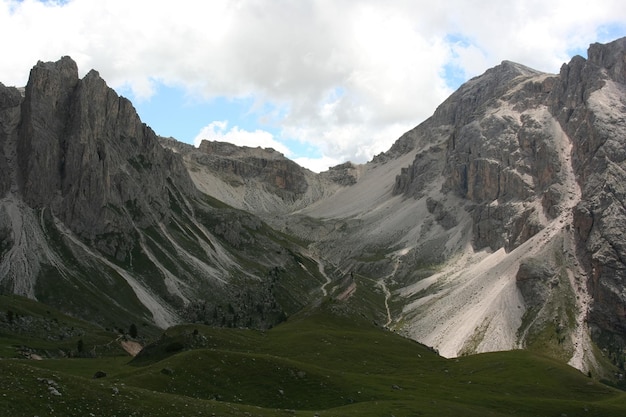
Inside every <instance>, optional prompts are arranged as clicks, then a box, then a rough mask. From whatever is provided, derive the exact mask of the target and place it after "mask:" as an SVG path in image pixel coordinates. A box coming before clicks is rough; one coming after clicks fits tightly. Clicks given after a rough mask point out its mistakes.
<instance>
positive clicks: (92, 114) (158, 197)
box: [0, 39, 626, 371]
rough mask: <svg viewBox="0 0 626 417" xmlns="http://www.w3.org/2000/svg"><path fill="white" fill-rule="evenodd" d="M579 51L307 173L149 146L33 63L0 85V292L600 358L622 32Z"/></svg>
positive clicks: (609, 315) (624, 96)
mask: <svg viewBox="0 0 626 417" xmlns="http://www.w3.org/2000/svg"><path fill="white" fill-rule="evenodd" d="M588 56H589V58H588V59H584V58H582V57H574V58H573V59H572V60H571V61H570V62H569V63H568V64H564V65H563V67H562V68H561V71H560V73H559V74H544V73H540V72H538V71H535V70H532V69H530V68H527V67H525V66H523V65H520V64H516V63H512V62H508V61H504V62H502V63H501V64H500V65H498V66H496V67H494V68H492V69H490V70H488V71H487V72H486V73H485V74H483V75H481V76H479V77H476V78H474V79H472V80H470V81H468V82H467V83H466V84H464V85H463V86H462V87H461V88H460V89H459V90H458V91H457V92H455V93H454V94H452V95H451V96H450V97H449V98H448V99H447V100H446V101H445V102H444V103H442V104H441V105H440V106H439V107H438V108H437V110H436V111H435V113H434V114H433V116H432V117H431V118H429V119H428V120H426V121H425V122H423V123H422V124H420V125H419V126H417V127H415V128H414V129H412V130H411V131H409V132H407V133H406V134H404V135H403V136H402V137H401V138H399V139H398V141H397V142H396V143H395V144H394V145H393V146H392V147H391V149H390V150H389V151H387V152H385V153H382V154H380V155H378V156H376V157H375V158H374V159H373V160H372V161H371V162H369V163H367V164H364V165H354V164H351V163H346V164H342V165H339V166H337V167H334V168H332V169H330V170H329V171H327V172H325V173H321V174H314V173H312V172H310V171H308V170H305V169H303V168H301V167H299V166H297V165H296V164H295V163H293V162H292V161H289V160H288V159H287V158H285V157H284V155H282V154H280V153H278V152H276V151H274V150H271V149H260V148H256V149H253V148H246V147H237V146H234V145H231V144H226V143H219V142H208V141H204V142H202V144H201V146H200V147H199V148H195V147H193V146H190V145H185V144H181V143H179V142H177V141H176V140H174V139H165V138H159V137H157V136H156V135H155V133H154V132H152V130H151V129H150V128H148V127H147V126H145V125H144V124H142V123H141V121H140V120H139V118H138V117H137V115H136V114H135V112H134V109H133V108H132V105H131V104H130V102H128V101H127V100H126V99H124V98H120V97H118V96H117V95H116V94H115V92H113V91H112V90H111V89H109V88H108V87H107V86H106V84H105V82H104V81H103V80H102V79H101V78H100V77H99V76H98V74H97V73H96V72H95V71H92V72H90V73H88V74H87V76H85V77H84V78H83V79H79V78H78V75H77V69H76V64H75V63H74V62H73V61H71V59H69V58H63V59H61V60H60V61H59V62H56V63H39V64H37V65H36V66H35V68H33V71H32V73H31V77H30V80H29V83H28V86H27V87H26V89H25V91H24V92H23V93H22V92H21V91H20V90H18V89H15V88H10V87H5V86H2V85H0V169H1V171H0V172H2V175H0V197H1V200H0V284H1V285H0V288H3V289H4V290H5V291H10V292H15V293H20V294H25V295H28V296H31V297H35V298H40V299H42V300H45V301H46V302H51V303H53V304H55V305H57V306H60V305H67V306H68V307H67V309H70V310H72V311H73V312H74V313H80V314H85V315H89V316H91V317H97V316H98V314H100V313H101V312H102V309H107V312H108V311H109V310H110V311H117V313H111V314H110V315H109V316H108V318H107V320H108V322H107V323H111V322H124V320H126V319H125V317H127V316H130V317H134V318H135V319H137V320H144V321H146V322H150V323H156V324H157V325H159V326H161V327H165V326H167V325H169V324H171V323H174V322H176V321H179V320H181V319H186V320H192V321H202V322H208V323H210V324H217V325H242V321H244V322H245V324H244V325H248V326H249V325H252V326H257V327H263V326H268V325H271V324H274V323H275V322H277V321H280V320H282V319H284V317H285V313H286V312H293V311H296V310H297V309H298V308H300V307H302V306H303V305H305V304H306V303H309V302H311V301H312V300H315V299H316V298H319V297H322V296H329V297H335V298H338V300H337V302H340V303H345V305H347V306H348V307H346V308H354V309H357V310H358V312H359V314H365V315H370V316H371V317H372V319H373V320H375V321H377V322H381V323H386V326H387V327H391V328H394V329H395V330H397V331H399V332H402V333H404V334H405V335H407V336H409V337H412V338H414V339H416V340H419V341H421V342H424V343H426V344H429V345H431V346H433V347H435V348H437V349H438V350H439V351H440V353H441V354H443V355H445V356H458V355H463V354H469V353H475V352H484V351H493V350H503V349H514V348H519V347H533V348H536V349H545V350H546V351H548V352H552V354H554V353H553V352H560V353H558V354H554V355H555V356H557V357H558V358H560V359H566V360H569V362H570V363H571V364H572V365H574V366H576V367H578V368H579V369H582V370H585V371H586V370H591V369H594V371H595V369H596V368H594V367H595V366H597V365H596V363H597V362H596V361H595V360H594V357H593V355H594V354H593V352H594V349H593V347H592V346H591V343H592V342H591V339H590V337H592V338H593V341H595V342H596V343H598V344H600V345H601V347H602V348H605V349H607V350H608V352H609V353H610V355H611V358H612V359H614V360H616V361H617V362H619V361H620V360H622V359H623V349H624V347H625V346H626V295H625V294H626V292H625V291H624V288H626V272H625V271H626V255H625V254H626V239H624V237H623V233H622V231H623V230H624V229H625V228H626V208H625V206H624V201H625V198H626V188H625V186H624V184H625V183H626V174H625V173H626V143H625V141H626V117H625V115H626V104H625V103H626V84H625V83H626V72H625V71H626V39H620V40H617V41H615V42H612V43H610V44H606V45H599V44H595V45H592V46H591V47H590V48H589V52H588ZM268 224H269V225H271V226H272V227H273V228H277V229H279V230H280V233H278V232H276V231H275V230H274V229H272V227H270V226H269V225H268ZM298 242H306V243H305V244H302V243H298ZM330 271H334V272H332V273H331V272H330ZM347 271H349V274H348V272H347ZM328 274H330V276H329V275H328ZM357 278H358V279H357ZM361 278H366V279H361ZM359 286H361V287H364V286H365V287H367V288H365V289H366V290H367V291H369V292H368V294H370V296H368V297H365V298H360V297H359V296H358V294H360V293H362V292H363V288H361V287H359ZM348 288H349V289H350V294H352V296H350V297H340V296H338V295H340V294H345V293H346V291H347V289H348ZM85 294H88V295H89V296H88V297H86V300H87V301H80V302H79V301H76V300H77V299H79V298H80V297H81V296H83V297H85ZM90 297H91V298H90ZM94 297H97V300H94ZM377 297H378V298H377ZM344 298H345V299H344ZM376 300H377V301H376ZM390 301H393V302H391V303H390ZM102 306H103V307H102ZM259 309H260V310H262V312H261V313H260V314H259ZM259 317H265V318H266V319H263V320H264V321H263V320H261V319H259ZM268 317H270V318H271V319H267V318H268ZM268 320H269V321H268ZM124 327H127V325H125V326H124ZM620 355H621V356H620Z"/></svg>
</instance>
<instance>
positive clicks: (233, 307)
mask: <svg viewBox="0 0 626 417" xmlns="http://www.w3.org/2000/svg"><path fill="white" fill-rule="evenodd" d="M205 147H206V145H205ZM233 149H234V147H232V146H231V148H230V150H233ZM205 151H206V152H203V151H201V153H202V154H205V155H207V156H208V152H210V149H205ZM225 152H226V153H228V152H229V149H227V147H226V145H224V146H222V147H221V148H220V150H218V151H217V152H214V153H215V154H216V155H217V156H219V155H220V153H225ZM267 155H268V157H267V158H266V159H264V160H262V159H254V160H242V161H240V163H238V164H236V163H233V164H231V165H229V166H220V165H219V163H217V164H216V167H215V168H216V169H218V168H220V167H221V168H222V169H224V170H228V169H232V170H235V171H236V172H237V173H238V174H241V175H247V176H250V177H258V176H262V177H263V179H264V180H266V182H267V184H268V187H273V188H272V190H273V191H274V192H285V193H291V194H297V193H299V192H301V191H302V189H303V187H304V189H306V183H303V182H302V181H301V178H300V177H299V176H298V173H299V172H301V171H300V170H294V169H291V168H292V167H291V165H295V164H294V163H293V162H291V161H288V160H286V159H285V158H278V157H276V156H275V155H274V153H273V152H269V151H268V152H267ZM253 162H254V163H255V164H256V165H253ZM0 168H1V173H2V175H0V291H7V292H11V293H17V294H21V295H26V296H29V297H32V298H37V299H39V300H42V301H44V302H47V303H50V304H53V305H55V306H57V307H59V308H62V309H63V310H64V311H67V312H70V313H72V314H76V315H79V316H81V317H84V318H88V319H92V320H94V321H98V322H100V323H101V324H102V325H104V326H109V327H112V326H115V325H116V323H124V325H123V326H122V327H128V324H127V323H133V324H134V322H137V323H142V322H143V323H145V324H147V325H157V326H159V327H167V326H169V325H171V324H173V323H175V322H177V321H180V320H181V318H182V317H188V316H190V315H193V316H194V317H196V316H198V312H197V310H198V309H200V307H202V310H203V311H204V310H206V309H210V311H211V312H213V311H214V310H215V314H211V315H210V316H209V315H208V314H207V317H205V316H203V319H202V321H205V322H213V321H216V322H217V323H216V324H218V325H227V324H230V325H233V324H234V322H235V321H236V320H237V319H236V318H238V319H239V320H242V321H243V320H245V321H247V322H249V323H250V324H252V325H256V326H259V327H264V326H268V325H272V324H273V323H275V322H276V321H277V320H280V319H283V318H284V315H285V311H293V309H294V308H296V306H298V305H300V302H306V300H307V299H308V298H307V295H302V294H301V292H305V293H307V292H309V291H310V290H311V287H312V286H315V285H317V284H316V279H317V278H316V277H314V278H313V279H311V280H309V281H310V282H308V283H307V284H305V285H303V286H302V285H299V286H298V288H295V289H294V292H293V293H292V291H291V290H292V288H291V287H290V286H288V285H287V286H282V285H281V284H276V282H274V283H273V284H272V288H275V287H274V286H275V285H276V286H277V287H276V288H278V290H276V289H274V290H272V291H269V290H268V288H269V284H267V285H266V281H268V280H273V281H276V280H278V279H279V278H280V277H282V276H283V275H284V274H286V273H287V272H286V271H289V270H291V269H295V270H296V271H297V272H298V273H301V272H300V271H302V269H301V267H300V263H298V262H299V261H297V260H296V257H295V255H294V254H295V253H298V251H300V250H302V248H299V247H295V246H294V247H292V246H291V245H290V244H287V243H285V244H284V246H281V244H280V243H276V239H275V240H272V237H273V233H275V232H273V231H272V230H271V229H268V228H267V226H264V225H263V223H262V222H261V221H260V220H259V219H257V218H255V217H254V216H252V215H249V214H246V213H239V212H236V211H235V210H231V209H229V208H225V207H223V205H220V204H215V202H214V201H212V200H210V199H207V197H206V196H205V195H203V194H201V193H199V191H198V189H197V188H196V187H195V184H194V182H193V181H192V179H191V177H190V175H189V172H188V171H187V169H186V167H185V165H184V163H183V158H182V157H181V155H180V153H177V152H174V151H173V150H172V149H171V148H170V147H167V146H163V145H162V140H161V139H160V138H159V137H157V135H156V134H155V133H154V132H153V131H152V129H150V128H149V127H148V126H146V125H145V124H144V123H142V122H141V120H140V119H139V117H138V116H137V113H136V112H135V109H134V108H133V106H132V104H131V103H130V101H128V100H127V99H125V98H123V97H119V96H118V95H117V94H116V93H115V91H113V90H112V89H110V88H109V87H108V86H107V85H106V83H105V81H104V80H102V78H101V77H100V76H99V74H98V73H97V72H96V71H94V70H92V71H90V72H89V73H88V74H87V75H86V76H85V77H84V78H82V79H80V78H79V77H78V69H77V66H76V63H75V62H74V61H72V60H71V59H70V58H69V57H64V58H62V59H61V60H59V61H57V62H46V63H44V62H39V63H38V64H37V65H36V66H35V67H34V68H33V69H32V71H31V74H30V78H29V81H28V84H27V86H26V88H25V90H24V94H22V93H21V92H20V91H19V90H18V89H15V88H8V87H5V86H3V85H0ZM248 244H249V245H251V246H259V247H262V248H264V249H263V250H267V251H269V254H263V255H260V254H259V251H260V250H261V249H256V248H253V249H250V248H248V247H247V245H248ZM287 248H289V251H287ZM233 252H236V259H237V260H235V255H233ZM246 259H248V261H245V260H246ZM238 262H246V269H245V272H243V271H244V269H243V267H242V266H240V265H239V263H238ZM300 262H302V261H301V260H300ZM271 268H279V269H278V270H277V272H274V274H273V275H270V274H269V273H268V271H269V270H270V269H271ZM304 275H307V276H308V277H309V278H310V275H308V274H306V273H304ZM303 279H305V278H303ZM249 281H251V282H249ZM242 292H246V293H247V294H249V295H248V297H247V298H246V303H244V302H243V301H242V299H241V298H240V297H242V295H241V294H242ZM283 293H288V294H290V296H291V297H294V298H296V299H297V298H298V297H301V298H302V301H291V302H290V303H286V304H282V305H280V304H279V303H278V302H277V301H276V298H277V297H282V295H280V294H283ZM295 294H298V297H296V296H295ZM287 298H289V296H286V297H285V299H287ZM247 303H251V304H253V305H258V306H260V307H259V308H258V309H261V310H263V317H264V318H263V319H261V318H256V317H254V318H253V317H252V315H254V314H258V311H257V310H258V309H255V308H254V307H250V306H248V305H247ZM265 303H267V305H268V306H270V307H268V308H265V307H264V305H265ZM201 304H202V305H201ZM226 304H228V305H229V308H228V309H227V308H226ZM253 311H254V312H256V313H254V314H253V313H252V312H253ZM222 312H224V313H222Z"/></svg>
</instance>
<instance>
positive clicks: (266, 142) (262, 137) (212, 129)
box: [194, 120, 291, 157]
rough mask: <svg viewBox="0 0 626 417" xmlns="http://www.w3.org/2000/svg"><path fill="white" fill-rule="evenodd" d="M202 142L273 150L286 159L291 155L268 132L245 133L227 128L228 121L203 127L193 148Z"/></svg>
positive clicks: (241, 130)
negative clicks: (227, 143)
mask: <svg viewBox="0 0 626 417" xmlns="http://www.w3.org/2000/svg"><path fill="white" fill-rule="evenodd" d="M203 140H209V141H218V142H230V143H234V144H235V145H239V146H248V147H250V148H256V147H261V148H273V149H274V150H277V151H278V152H281V153H282V154H284V155H286V156H288V157H289V156H290V155H291V151H290V150H289V148H287V147H286V146H285V145H283V144H282V143H280V142H278V141H276V140H275V139H274V135H272V134H271V133H270V132H266V131H264V130H260V129H257V130H254V131H247V130H245V129H240V128H239V127H238V126H233V127H232V128H228V120H219V121H213V122H211V123H209V124H208V125H207V126H205V127H203V128H202V129H201V130H200V133H198V135H197V136H196V137H195V139H194V144H195V146H196V147H197V146H200V142H202V141H203Z"/></svg>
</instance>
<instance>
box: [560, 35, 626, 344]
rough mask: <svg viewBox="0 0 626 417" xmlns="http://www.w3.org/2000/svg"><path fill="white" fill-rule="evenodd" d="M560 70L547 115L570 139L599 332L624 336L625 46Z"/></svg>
mask: <svg viewBox="0 0 626 417" xmlns="http://www.w3.org/2000/svg"><path fill="white" fill-rule="evenodd" d="M588 56H589V59H588V60H585V59H583V58H581V57H576V58H574V59H572V61H571V62H570V63H569V64H567V65H563V67H562V68H561V73H560V79H561V83H560V84H559V85H558V88H557V89H555V90H554V92H553V94H552V96H551V105H552V106H551V109H552V112H553V113H554V114H555V115H556V116H557V118H558V120H559V122H560V123H561V125H562V126H563V129H564V130H565V131H566V132H567V133H568V135H569V136H570V137H571V139H572V141H573V144H574V149H573V161H574V166H575V168H576V173H577V175H578V177H579V179H580V183H581V186H582V200H581V202H580V204H579V205H578V206H577V207H576V209H575V211H574V228H575V230H576V231H577V233H578V236H579V239H580V254H581V256H582V258H583V259H584V261H585V267H586V269H587V271H588V275H589V277H590V278H589V282H588V285H589V288H590V292H591V295H592V298H593V300H594V302H593V305H592V310H591V311H590V313H589V321H590V323H591V324H592V325H594V326H596V329H602V330H604V331H608V332H610V333H615V334H618V335H621V336H620V337H621V338H622V343H623V341H624V339H625V337H624V335H626V293H625V292H624V288H625V287H626V239H624V235H623V231H624V230H625V228H626V207H625V205H624V202H625V201H626V188H625V187H624V184H626V174H625V172H626V117H625V115H626V102H625V97H626V84H625V82H626V65H625V62H626V38H623V39H620V40H617V41H615V42H612V43H610V44H606V45H600V44H595V45H592V46H591V47H590V48H589V52H588Z"/></svg>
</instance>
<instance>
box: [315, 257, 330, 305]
mask: <svg viewBox="0 0 626 417" xmlns="http://www.w3.org/2000/svg"><path fill="white" fill-rule="evenodd" d="M314 260H315V262H317V268H318V269H319V271H320V274H322V276H323V277H324V278H325V279H326V282H325V283H324V284H322V286H321V287H320V289H321V290H322V294H324V297H326V296H327V295H328V290H327V289H326V286H327V285H328V284H330V283H331V279H330V277H329V276H328V275H326V271H325V270H324V263H323V262H322V261H321V259H314Z"/></svg>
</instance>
